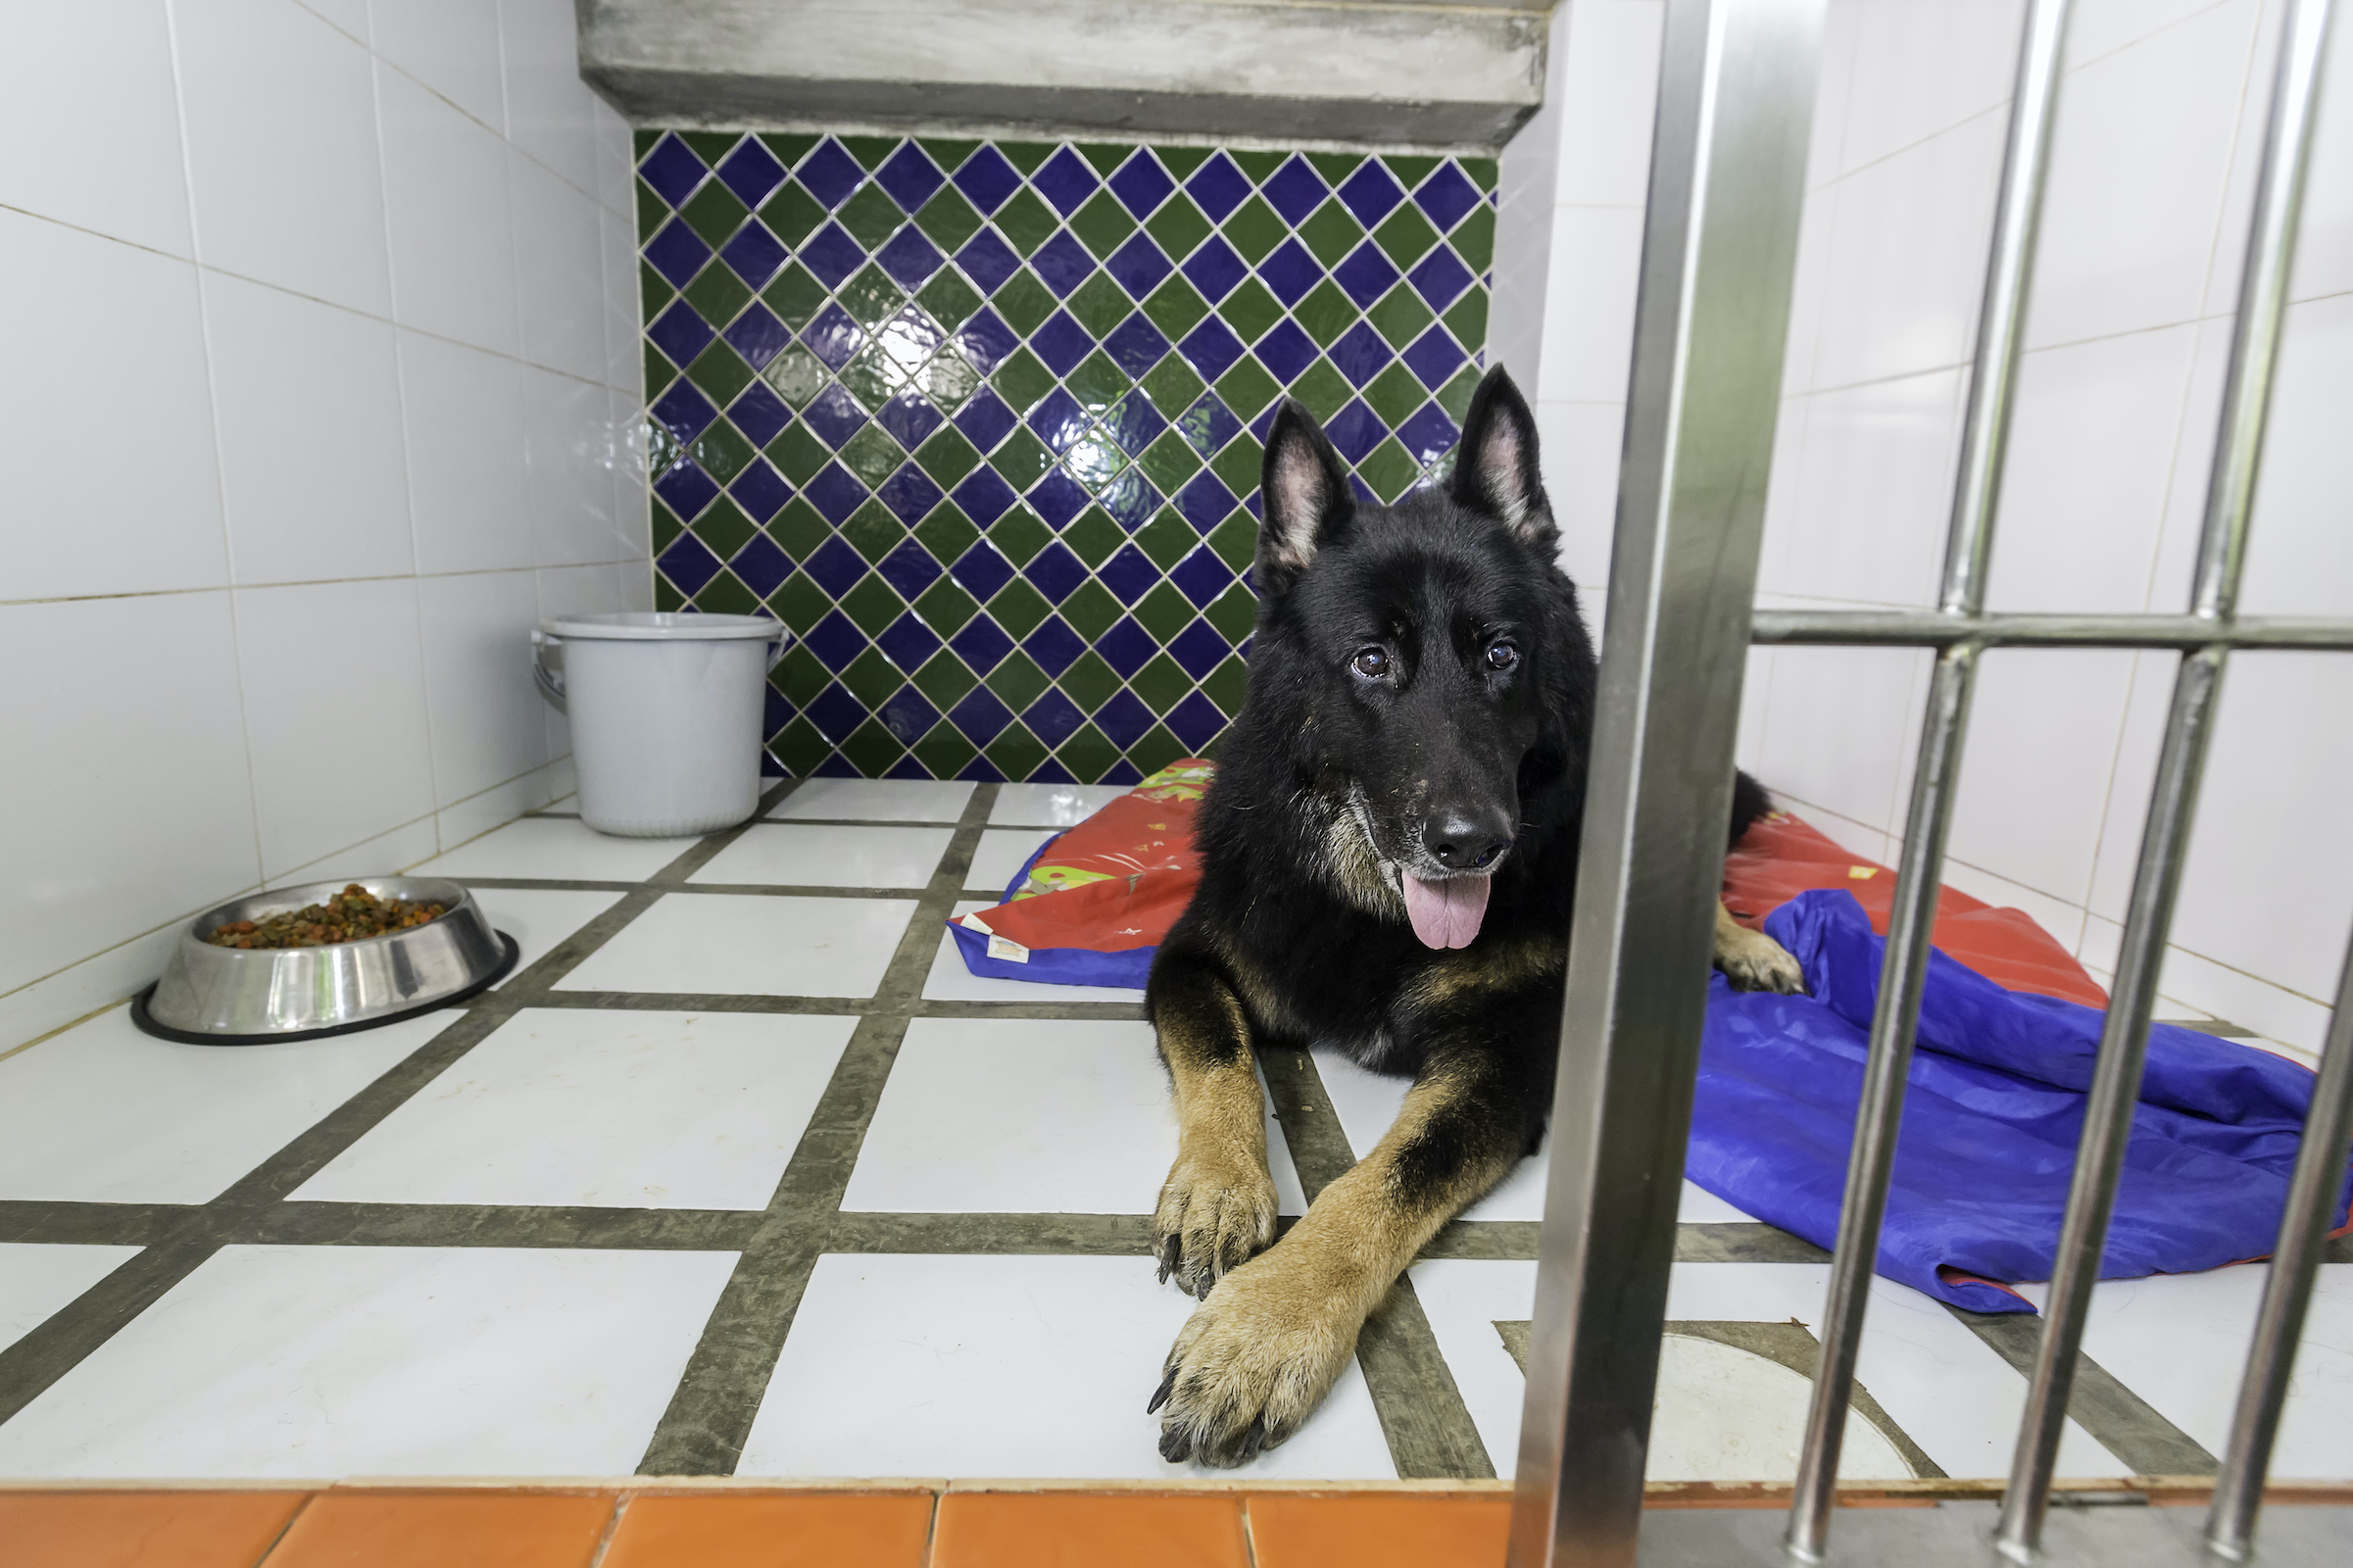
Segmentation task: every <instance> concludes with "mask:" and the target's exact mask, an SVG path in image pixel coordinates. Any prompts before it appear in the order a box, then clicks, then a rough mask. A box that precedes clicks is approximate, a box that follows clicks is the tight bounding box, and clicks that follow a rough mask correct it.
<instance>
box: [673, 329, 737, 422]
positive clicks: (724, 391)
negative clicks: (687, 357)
mask: <svg viewBox="0 0 2353 1568" xmlns="http://www.w3.org/2000/svg"><path fill="white" fill-rule="evenodd" d="M686 378H687V379H688V380H690V381H692V382H694V383H695V385H697V386H699V387H701V388H702V389H703V390H704V391H705V392H707V393H709V394H710V395H711V401H712V402H714V403H716V404H718V405H719V407H721V408H725V407H726V406H727V405H728V404H730V403H733V402H734V401H735V395H736V394H737V393H738V392H741V391H742V390H743V389H744V388H746V387H748V386H750V385H751V384H752V367H750V366H749V365H746V364H745V363H744V357H743V356H742V355H740V354H738V353H736V352H735V350H733V349H732V348H729V347H728V346H727V340H726V339H725V338H723V337H722V338H713V339H711V347H709V348H707V349H705V350H704V351H703V352H702V353H700V354H698V355H696V356H695V363H694V364H692V365H690V366H688V367H687V368H686Z"/></svg>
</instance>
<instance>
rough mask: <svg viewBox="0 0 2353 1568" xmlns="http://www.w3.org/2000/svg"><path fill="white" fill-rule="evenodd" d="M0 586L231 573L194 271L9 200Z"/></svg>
mask: <svg viewBox="0 0 2353 1568" xmlns="http://www.w3.org/2000/svg"><path fill="white" fill-rule="evenodd" d="M0 299H5V300H7V301H8V302H9V306H8V308H5V309H0V365H5V366H7V367H8V371H7V373H6V374H5V375H0V431H6V432H7V433H6V436H5V437H0V439H4V440H5V442H6V445H7V450H8V451H9V453H10V454H11V461H10V463H9V494H8V500H7V502H6V504H5V510H6V512H7V514H8V515H9V516H10V517H11V518H12V520H13V521H15V523H16V525H15V526H12V527H10V528H8V529H7V530H6V531H7V537H8V541H9V546H8V549H7V551H6V552H5V553H0V600H9V599H49V598H64V597H67V596H71V595H81V594H95V593H110V592H113V593H121V592H154V591H158V590H164V589H174V588H201V587H210V586H215V585H218V584H221V583H225V582H226V581H227V580H228V550H227V544H226V541H225V539H224V538H223V536H222V534H221V482H220V470H219V468H218V466H216V464H215V461H214V450H213V413H212V399H211V389H210V387H209V386H208V385H207V384H206V380H205V355H204V330H203V319H202V316H201V313H200V311H199V309H198V304H197V296H196V270H195V269H194V268H192V267H190V266H189V265H188V264H186V263H185V262H174V261H171V260H168V259H166V258H164V257H161V256H157V255H155V254H153V253H152V252H147V251H140V250H134V249H133V248H131V247H130V246H128V245H123V244H118V243H117V242H115V241H113V240H107V239H100V238H99V237H97V236H96V235H94V234H85V233H81V232H78V231H76V230H74V229H71V228H67V227H64V226H62V225H60V224H57V223H49V222H43V221H40V220H38V219H33V218H26V217H24V216H23V215H21V214H17V213H8V212H0ZM126 372H128V373H130V374H133V375H135V380H126V379H125V376H126ZM133 440H135V442H136V446H135V449H134V448H132V447H131V446H129V445H128V443H129V442H131V441H133Z"/></svg>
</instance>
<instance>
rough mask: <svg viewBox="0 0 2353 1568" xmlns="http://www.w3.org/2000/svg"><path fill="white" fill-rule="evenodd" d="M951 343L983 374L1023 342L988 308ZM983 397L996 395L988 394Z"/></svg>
mask: <svg viewBox="0 0 2353 1568" xmlns="http://www.w3.org/2000/svg"><path fill="white" fill-rule="evenodd" d="M950 341H951V342H953V343H955V344H956V347H957V348H958V349H960V350H962V351H963V355H964V358H965V359H967V360H970V361H971V362H972V368H974V369H976V370H978V371H980V373H981V374H983V375H987V374H988V373H989V372H990V371H991V370H994V369H996V368H997V367H998V366H999V365H1001V364H1003V363H1004V361H1005V356H1006V355H1008V354H1010V353H1012V352H1013V350H1015V349H1017V348H1019V347H1020V346H1021V339H1020V337H1019V336H1017V335H1016V334H1015V333H1014V331H1013V329H1012V328H1011V327H1009V326H1007V325H1005V321H1004V319H1003V318H1001V317H999V316H998V314H997V313H996V312H995V311H992V310H990V309H989V308H988V307H987V306H985V305H984V306H982V307H981V308H980V309H979V310H978V311H976V312H974V313H973V315H972V319H970V320H968V321H966V322H965V323H964V324H963V325H962V326H959V327H957V328H956V335H955V336H954V337H953V338H951V339H950ZM981 395H982V396H984V397H986V396H994V394H992V393H988V392H986V391H984V392H983V393H982V394H981ZM981 450H982V451H984V452H985V451H987V450H988V448H987V447H986V446H984V447H982V448H981Z"/></svg>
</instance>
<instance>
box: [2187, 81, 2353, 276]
mask: <svg viewBox="0 0 2353 1568" xmlns="http://www.w3.org/2000/svg"><path fill="white" fill-rule="evenodd" d="M2255 60H2256V71H2255V75H2254V80H2253V82H2252V83H2251V84H2250V86H2251V89H2252V90H2250V91H2249V93H2248V94H2247V97H2248V99H2249V101H2250V104H2253V103H2261V104H2266V105H2268V104H2269V103H2270V88H2269V87H2268V86H2267V85H2265V83H2268V82H2269V80H2270V75H2269V71H2270V60H2269V57H2267V56H2266V55H2265V54H2264V53H2263V52H2262V50H2261V49H2260V48H2258V50H2257V53H2256V56H2255ZM2320 96H2321V104H2320V112H2319V115H2318V116H2317V118H2316V119H2315V120H2314V122H2313V127H2312V164H2311V166H2310V168H2309V169H2308V170H2307V172H2306V173H2305V176H2304V212H2303V214H2302V217H2301V219H2300V221H2299V226H2298V228H2297V232H2296V263H2295V270H2294V272H2293V274H2292V275H2291V279H2290V283H2289V294H2290V296H2291V297H2292V298H2295V299H2300V300H2301V299H2314V298H2317V297H2318V296H2320V295H2323V294H2342V293H2344V292H2345V291H2347V290H2348V289H2353V49H2346V48H2342V47H2338V46H2336V45H2334V44H2331V46H2330V48H2329V50H2328V58H2327V59H2325V60H2324V61H2323V62H2322V63H2321V95H2320ZM2239 143H2240V146H2241V147H2242V148H2243V147H2245V145H2246V136H2245V133H2244V132H2243V131H2242V132H2241V133H2240V137H2239ZM2233 172H2234V173H2235V171H2233ZM2222 242H2223V245H2224V247H2225V248H2226V251H2228V250H2230V249H2234V248H2236V247H2239V246H2241V245H2243V243H2244V230H2243V229H2240V230H2233V229H2231V228H2230V227H2228V226H2226V227H2225V228H2224V230H2223V241H2222ZM2209 297H2211V295H2210V296H2209Z"/></svg>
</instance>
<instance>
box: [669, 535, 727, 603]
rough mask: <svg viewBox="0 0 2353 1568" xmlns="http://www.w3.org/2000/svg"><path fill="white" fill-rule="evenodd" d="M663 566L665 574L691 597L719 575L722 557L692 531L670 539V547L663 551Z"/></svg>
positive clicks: (680, 590)
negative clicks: (715, 553) (712, 551)
mask: <svg viewBox="0 0 2353 1568" xmlns="http://www.w3.org/2000/svg"><path fill="white" fill-rule="evenodd" d="M661 565H662V575H663V576H664V577H667V578H669V580H670V581H671V582H673V583H675V584H676V585H677V587H678V591H679V592H680V593H683V594H686V595H688V596H690V597H691V596H692V595H695V594H699V593H701V592H702V591H703V585H704V584H705V583H707V582H709V581H711V578H713V577H715V576H717V575H718V574H719V558H718V557H716V556H714V555H712V554H711V547H710V546H709V545H706V544H705V543H704V542H703V541H702V540H700V539H698V538H696V537H695V536H694V535H693V534H691V533H682V534H680V535H679V536H678V537H677V538H675V539H673V540H671V541H670V547H669V549H667V550H664V551H663V552H662V557H661Z"/></svg>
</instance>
